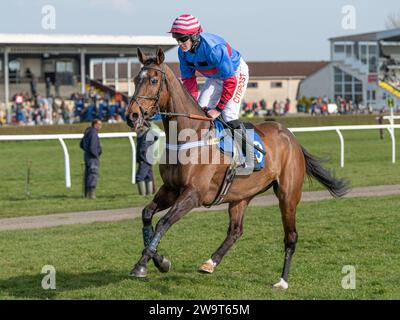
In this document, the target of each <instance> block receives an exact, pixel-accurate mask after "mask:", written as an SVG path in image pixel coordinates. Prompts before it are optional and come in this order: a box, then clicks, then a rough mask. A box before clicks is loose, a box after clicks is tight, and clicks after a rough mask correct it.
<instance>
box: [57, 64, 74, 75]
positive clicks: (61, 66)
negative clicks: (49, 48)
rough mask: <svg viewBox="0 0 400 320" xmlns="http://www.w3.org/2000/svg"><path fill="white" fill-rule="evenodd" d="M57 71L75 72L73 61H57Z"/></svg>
mask: <svg viewBox="0 0 400 320" xmlns="http://www.w3.org/2000/svg"><path fill="white" fill-rule="evenodd" d="M56 72H73V65H72V61H57V63H56Z"/></svg>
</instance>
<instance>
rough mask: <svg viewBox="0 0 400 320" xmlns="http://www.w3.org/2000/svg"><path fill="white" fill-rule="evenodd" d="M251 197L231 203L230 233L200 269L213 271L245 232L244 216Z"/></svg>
mask: <svg viewBox="0 0 400 320" xmlns="http://www.w3.org/2000/svg"><path fill="white" fill-rule="evenodd" d="M249 202H250V199H244V200H241V201H237V202H232V203H229V228H228V235H227V237H226V238H225V240H224V242H223V243H222V244H221V245H220V247H219V248H218V249H217V251H215V252H214V253H213V255H212V256H211V259H209V260H207V261H206V262H204V263H203V264H202V265H201V266H200V268H199V271H202V272H206V273H212V272H213V271H214V267H215V266H217V265H218V264H219V263H220V262H221V260H222V258H223V257H224V256H225V254H226V253H227V252H228V250H229V249H230V248H231V247H232V245H233V244H234V243H235V241H236V240H238V239H239V238H240V237H241V235H242V234H243V217H244V211H245V209H246V208H247V206H248V204H249Z"/></svg>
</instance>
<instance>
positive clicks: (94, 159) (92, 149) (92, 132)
mask: <svg viewBox="0 0 400 320" xmlns="http://www.w3.org/2000/svg"><path fill="white" fill-rule="evenodd" d="M102 125H103V124H102V122H101V120H99V119H94V120H93V121H92V126H91V127H89V128H87V129H86V130H85V134H84V136H83V138H82V140H81V142H80V147H81V148H82V149H83V150H84V151H85V156H84V159H85V197H86V198H89V199H95V198H96V186H97V179H98V176H99V167H100V155H101V152H102V151H101V145H100V139H99V135H98V132H99V131H100V129H101V127H102Z"/></svg>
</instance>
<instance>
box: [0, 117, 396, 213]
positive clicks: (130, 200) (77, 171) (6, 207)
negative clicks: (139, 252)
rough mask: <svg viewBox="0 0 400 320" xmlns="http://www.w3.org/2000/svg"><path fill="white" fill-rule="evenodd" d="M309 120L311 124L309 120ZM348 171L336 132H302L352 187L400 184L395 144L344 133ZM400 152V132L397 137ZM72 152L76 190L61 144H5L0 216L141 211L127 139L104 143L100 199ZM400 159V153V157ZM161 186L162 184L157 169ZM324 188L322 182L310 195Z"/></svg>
mask: <svg viewBox="0 0 400 320" xmlns="http://www.w3.org/2000/svg"><path fill="white" fill-rule="evenodd" d="M307 121H309V120H307ZM343 135H344V137H345V167H344V168H343V169H342V168H340V167H339V156H340V155H339V152H340V146H339V138H338V136H337V134H336V133H334V132H323V133H321V132H317V133H297V134H296V136H297V137H298V139H299V140H300V142H301V143H302V145H303V146H304V147H305V148H306V149H308V150H309V151H310V152H311V153H313V154H314V155H317V156H320V157H328V158H330V163H329V164H327V166H328V167H329V168H332V169H334V170H335V171H336V174H337V175H338V176H340V177H347V178H348V179H350V181H351V184H352V186H354V187H355V186H369V185H381V184H398V183H400V157H399V156H398V157H397V158H398V159H397V163H396V164H392V163H391V140H390V138H389V135H388V133H387V132H385V138H384V140H380V139H379V134H378V131H377V130H367V131H366V130H364V131H344V132H343ZM396 139H397V150H399V146H400V145H399V141H400V131H399V130H397V132H396ZM66 143H67V145H68V149H69V153H70V161H71V178H72V188H71V189H67V188H66V187H65V184H64V159H63V152H62V149H61V146H60V144H59V142H58V141H36V142H35V141H31V142H0V150H1V151H0V168H1V169H0V181H1V184H0V217H12V216H26V215H38V214H47V213H59V212H71V211H86V210H97V209H112V208H123V207H132V206H141V205H143V204H145V203H147V202H149V201H150V199H151V197H150V196H147V197H141V196H139V195H138V194H137V190H136V186H135V185H132V184H131V182H130V180H131V147H130V143H129V141H128V139H103V140H102V146H103V151H104V152H103V155H102V157H101V169H100V179H99V184H98V191H97V193H98V199H97V200H95V201H87V200H85V199H82V198H81V190H82V168H81V164H82V158H83V155H82V152H81V150H80V149H79V147H78V143H79V141H78V140H67V141H66ZM398 154H399V153H398ZM28 160H31V161H32V173H31V185H30V191H31V196H30V197H27V196H26V194H25V181H26V167H27V161H28ZM155 172H156V173H157V174H156V178H157V185H158V186H160V184H161V180H160V177H159V175H158V167H156V168H155ZM315 189H321V188H320V187H319V185H318V184H317V183H314V185H313V186H309V183H308V182H306V183H305V190H315Z"/></svg>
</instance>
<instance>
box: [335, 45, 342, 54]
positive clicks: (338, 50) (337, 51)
mask: <svg viewBox="0 0 400 320" xmlns="http://www.w3.org/2000/svg"><path fill="white" fill-rule="evenodd" d="M335 52H336V53H344V45H341V44H335Z"/></svg>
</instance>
